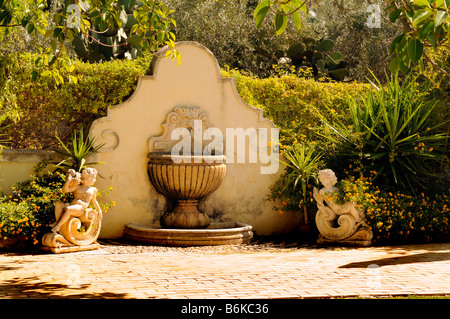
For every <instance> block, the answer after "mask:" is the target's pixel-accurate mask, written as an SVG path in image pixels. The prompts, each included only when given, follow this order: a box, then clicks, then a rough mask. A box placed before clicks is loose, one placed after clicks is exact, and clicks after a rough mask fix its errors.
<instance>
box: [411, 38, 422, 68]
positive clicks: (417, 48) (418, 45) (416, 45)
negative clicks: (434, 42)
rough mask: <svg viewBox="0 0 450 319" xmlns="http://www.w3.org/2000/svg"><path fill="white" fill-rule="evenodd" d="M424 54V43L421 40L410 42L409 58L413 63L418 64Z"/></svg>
mask: <svg viewBox="0 0 450 319" xmlns="http://www.w3.org/2000/svg"><path fill="white" fill-rule="evenodd" d="M422 53H423V43H422V42H421V41H420V40H419V39H410V40H409V42H408V56H409V58H410V59H411V62H412V63H417V61H419V60H420V58H421V57H422Z"/></svg>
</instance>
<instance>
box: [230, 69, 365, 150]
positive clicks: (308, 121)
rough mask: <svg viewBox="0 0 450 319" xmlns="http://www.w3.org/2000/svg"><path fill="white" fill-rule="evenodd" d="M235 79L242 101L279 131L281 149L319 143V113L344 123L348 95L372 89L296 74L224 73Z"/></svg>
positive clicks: (358, 84) (232, 71) (361, 93)
mask: <svg viewBox="0 0 450 319" xmlns="http://www.w3.org/2000/svg"><path fill="white" fill-rule="evenodd" d="M222 76H229V77H233V78H234V79H235V81H236V87H237V90H238V91H239V93H240V95H241V97H242V98H243V100H244V101H245V102H246V103H247V104H249V105H251V106H253V107H257V108H261V109H263V111H264V116H265V117H266V118H268V119H270V120H272V121H273V122H274V123H275V125H277V126H278V127H279V128H280V142H281V145H280V147H281V149H286V148H287V147H288V145H294V144H297V143H301V142H305V141H308V142H311V141H317V140H318V136H317V134H316V133H315V131H314V130H313V128H315V127H317V126H321V125H322V123H321V121H320V118H319V117H317V113H318V112H320V113H322V114H325V113H326V112H328V109H327V107H326V106H327V105H332V109H331V110H330V112H332V113H334V114H336V115H337V116H338V117H339V118H340V119H342V120H343V121H345V120H346V119H347V117H348V115H347V114H348V107H347V95H350V96H365V94H366V92H367V91H368V90H369V89H370V86H369V85H368V84H362V83H340V82H339V83H333V82H331V83H324V82H320V81H315V80H313V79H307V78H299V77H298V76H296V75H293V74H287V75H282V76H279V77H275V76H274V77H269V78H265V79H260V78H258V77H256V76H252V75H249V74H245V73H244V72H240V71H238V70H230V69H226V70H222Z"/></svg>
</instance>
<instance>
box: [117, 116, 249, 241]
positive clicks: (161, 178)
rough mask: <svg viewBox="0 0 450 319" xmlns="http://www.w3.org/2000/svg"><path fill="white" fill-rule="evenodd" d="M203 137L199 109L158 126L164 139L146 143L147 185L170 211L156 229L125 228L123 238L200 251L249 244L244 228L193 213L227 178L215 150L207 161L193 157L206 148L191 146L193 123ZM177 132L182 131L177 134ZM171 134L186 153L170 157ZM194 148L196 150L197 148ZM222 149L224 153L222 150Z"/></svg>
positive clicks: (205, 122) (205, 125)
mask: <svg viewBox="0 0 450 319" xmlns="http://www.w3.org/2000/svg"><path fill="white" fill-rule="evenodd" d="M196 121H197V123H199V124H198V125H197V126H201V129H202V131H203V130H207V129H208V127H209V119H208V116H207V115H206V113H205V112H201V109H200V108H199V107H176V108H174V110H173V111H171V112H169V114H168V115H167V119H166V122H165V123H164V124H162V126H163V129H164V131H163V134H162V135H160V136H155V137H152V138H150V141H149V149H150V153H149V154H148V156H147V157H148V166H147V172H148V176H149V178H150V181H151V183H152V185H153V186H154V187H155V188H156V190H157V191H158V192H159V193H160V194H162V195H164V196H165V197H166V198H167V199H168V201H169V203H174V204H175V208H173V209H172V210H168V211H166V212H165V213H164V214H163V215H162V216H161V218H160V223H159V224H155V225H150V226H138V225H133V224H128V225H126V226H125V230H124V237H125V238H127V239H129V240H133V241H139V242H145V243H150V244H159V245H175V246H192V245H196V246H201V245H226V244H245V243H249V242H250V241H251V239H252V237H253V233H252V231H251V229H252V227H251V226H250V225H246V224H244V223H239V222H237V223H233V222H221V223H218V222H216V223H211V220H210V218H209V217H208V216H207V215H206V214H205V213H204V212H201V211H200V210H199V209H198V203H199V201H200V200H201V199H203V198H205V197H206V196H208V195H210V194H212V193H213V192H214V191H216V190H217V189H218V188H219V187H220V184H221V183H222V180H223V178H224V177H225V174H226V164H225V159H226V157H225V156H224V155H222V154H221V152H219V154H215V151H216V150H215V149H209V151H208V155H202V154H195V152H194V151H195V149H199V150H202V151H203V150H204V149H207V148H208V147H207V146H206V145H204V142H203V140H201V141H196V140H195V139H194V136H195V135H196V134H195V133H194V130H195V124H194V123H195V122H196ZM180 129H181V130H180ZM175 130H178V132H183V133H184V139H183V141H186V144H185V146H186V147H187V148H188V150H186V149H185V150H184V151H188V152H187V153H190V154H189V155H184V154H179V153H178V152H177V153H178V154H174V152H172V148H173V147H174V146H175V145H174V143H176V141H174V140H173V139H172V138H173V137H174V135H176V134H174V133H175V132H174V131H175ZM196 143H198V144H199V145H196ZM222 148H223V147H222Z"/></svg>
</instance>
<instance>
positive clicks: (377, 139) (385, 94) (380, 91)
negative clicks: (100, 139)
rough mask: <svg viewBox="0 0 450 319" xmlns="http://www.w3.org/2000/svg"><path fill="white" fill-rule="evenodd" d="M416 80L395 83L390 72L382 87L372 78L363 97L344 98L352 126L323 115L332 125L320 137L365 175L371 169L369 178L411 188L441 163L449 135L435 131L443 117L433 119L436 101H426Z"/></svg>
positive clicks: (423, 179) (411, 189) (407, 79)
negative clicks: (373, 81) (346, 100)
mask: <svg viewBox="0 0 450 319" xmlns="http://www.w3.org/2000/svg"><path fill="white" fill-rule="evenodd" d="M415 80H416V78H411V77H407V78H406V79H405V80H404V81H403V82H402V83H400V81H399V79H398V78H397V76H391V78H390V81H388V83H387V84H386V85H385V86H382V85H381V83H380V81H378V80H376V84H374V86H375V90H373V91H371V92H369V93H368V95H367V96H366V97H365V98H363V99H362V98H351V97H348V104H349V116H350V123H351V125H348V123H343V121H341V120H340V119H339V118H337V117H336V116H333V115H332V116H331V117H332V121H327V120H326V119H325V118H324V117H323V118H322V119H323V120H324V123H325V126H326V127H327V128H329V129H331V134H325V135H322V136H325V137H327V138H328V139H329V140H330V141H332V142H333V143H335V145H338V149H339V151H340V153H341V154H343V155H344V156H345V157H347V158H348V159H349V160H350V162H358V163H359V164H360V169H361V170H362V171H363V172H364V171H366V173H367V174H366V175H367V176H369V175H370V174H368V173H369V171H372V172H376V176H375V178H374V181H375V180H376V179H378V181H379V182H380V183H381V182H383V183H385V184H387V185H391V186H396V187H400V188H402V189H406V190H410V191H412V192H414V190H415V189H416V188H418V187H423V186H424V182H425V181H426V180H427V178H428V177H430V176H432V175H433V172H434V171H435V169H436V167H439V166H440V165H441V164H442V162H443V160H444V158H445V151H444V149H445V144H446V141H447V140H448V134H447V133H442V132H439V128H440V127H441V126H443V125H444V124H445V123H447V122H448V116H445V117H444V118H442V119H438V122H437V121H436V118H435V117H433V111H434V110H435V108H436V106H437V102H436V101H427V100H426V99H425V97H424V95H423V94H421V93H420V92H419V90H417V87H416V86H417V84H416V81H415ZM330 113H331V114H333V113H332V112H330Z"/></svg>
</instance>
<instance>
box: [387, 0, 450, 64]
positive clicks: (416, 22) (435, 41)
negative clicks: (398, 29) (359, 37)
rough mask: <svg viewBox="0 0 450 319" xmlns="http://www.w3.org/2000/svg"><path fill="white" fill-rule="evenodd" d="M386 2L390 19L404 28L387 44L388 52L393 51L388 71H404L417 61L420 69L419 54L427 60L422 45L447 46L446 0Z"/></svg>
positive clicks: (449, 36)
mask: <svg viewBox="0 0 450 319" xmlns="http://www.w3.org/2000/svg"><path fill="white" fill-rule="evenodd" d="M389 2H390V4H391V5H390V6H389V7H388V9H389V20H390V22H392V23H398V24H399V25H400V26H402V27H403V31H404V32H403V33H402V34H400V35H398V36H397V37H396V38H395V39H394V40H393V41H392V44H391V48H390V53H395V54H396V56H395V57H394V58H393V59H392V61H391V64H390V69H391V71H392V72H398V70H400V71H401V72H403V73H405V72H407V71H408V70H409V69H410V67H411V66H414V65H415V64H416V63H418V62H420V63H421V64H422V68H423V60H422V57H424V58H425V59H428V60H429V59H430V57H429V56H428V55H426V54H427V53H426V50H425V46H430V47H432V48H434V49H435V50H437V48H438V47H439V46H442V45H444V46H448V45H450V18H449V14H450V1H448V0H431V1H428V0H414V1H411V2H410V3H408V4H402V5H399V4H398V3H397V2H395V1H389Z"/></svg>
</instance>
